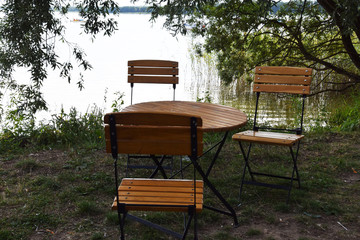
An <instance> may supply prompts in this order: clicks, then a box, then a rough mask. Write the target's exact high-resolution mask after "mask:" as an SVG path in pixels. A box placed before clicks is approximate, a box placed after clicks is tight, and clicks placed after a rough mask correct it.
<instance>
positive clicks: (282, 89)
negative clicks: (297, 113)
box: [253, 66, 312, 95]
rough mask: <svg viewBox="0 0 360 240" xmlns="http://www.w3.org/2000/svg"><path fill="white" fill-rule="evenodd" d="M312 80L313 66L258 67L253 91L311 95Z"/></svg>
mask: <svg viewBox="0 0 360 240" xmlns="http://www.w3.org/2000/svg"><path fill="white" fill-rule="evenodd" d="M311 80H312V69H311V68H300V67H269V66H262V67H256V68H255V78H254V88H253V91H254V92H273V93H290V94H305V95H309V94H310V84H311Z"/></svg>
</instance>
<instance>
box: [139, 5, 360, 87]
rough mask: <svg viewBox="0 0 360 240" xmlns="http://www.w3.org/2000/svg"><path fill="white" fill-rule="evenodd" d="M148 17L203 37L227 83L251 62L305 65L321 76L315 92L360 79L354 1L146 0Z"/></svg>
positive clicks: (359, 21)
mask: <svg viewBox="0 0 360 240" xmlns="http://www.w3.org/2000/svg"><path fill="white" fill-rule="evenodd" d="M146 2H147V3H150V4H152V7H151V10H152V18H153V19H156V18H157V17H158V16H160V15H164V16H166V18H167V20H166V22H165V26H166V27H167V28H168V29H170V30H172V31H173V33H174V34H177V33H182V34H186V33H188V31H187V29H186V26H185V23H189V24H191V25H194V26H195V27H194V28H193V29H192V34H194V35H200V36H203V37H204V38H205V40H206V41H205V43H204V44H202V45H201V47H202V50H203V51H206V52H212V51H215V52H216V53H217V56H218V69H219V71H220V75H221V78H222V79H223V80H224V81H225V82H227V83H229V82H231V81H234V80H237V79H240V77H241V76H242V75H244V73H248V72H250V71H252V69H253V68H254V66H256V65H291V66H306V67H312V68H314V69H316V70H317V71H316V74H317V75H318V76H319V78H320V79H321V82H320V83H318V86H317V89H316V90H317V91H316V92H321V91H333V90H344V89H347V88H350V87H353V86H354V85H356V84H358V83H360V55H359V51H360V43H359V40H360V2H359V1H358V0H345V1H338V0H317V1H311V0H290V1H287V2H281V1H278V0H226V1H215V0H212V1H205V0H197V1H190V0H180V1H168V2H167V4H164V3H163V2H164V1H162V0H147V1H146ZM203 25H205V28H204V27H202V26H203Z"/></svg>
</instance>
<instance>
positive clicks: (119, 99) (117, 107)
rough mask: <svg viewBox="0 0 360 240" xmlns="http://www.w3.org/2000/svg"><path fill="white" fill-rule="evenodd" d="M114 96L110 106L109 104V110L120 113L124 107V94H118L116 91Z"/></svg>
mask: <svg viewBox="0 0 360 240" xmlns="http://www.w3.org/2000/svg"><path fill="white" fill-rule="evenodd" d="M114 95H115V97H116V98H115V99H114V100H113V102H112V104H111V108H112V111H113V112H120V111H121V109H122V107H123V105H124V99H123V97H124V96H125V93H123V92H120V91H116V92H115V93H114Z"/></svg>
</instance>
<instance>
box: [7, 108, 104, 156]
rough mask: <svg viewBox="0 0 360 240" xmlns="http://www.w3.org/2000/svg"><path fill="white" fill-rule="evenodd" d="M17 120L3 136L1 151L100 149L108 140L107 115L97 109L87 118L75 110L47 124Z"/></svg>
mask: <svg viewBox="0 0 360 240" xmlns="http://www.w3.org/2000/svg"><path fill="white" fill-rule="evenodd" d="M23 120H24V119H23V118H18V119H14V122H13V124H11V125H10V124H9V125H7V126H6V127H5V128H4V129H3V130H2V132H1V133H0V151H2V152H11V151H16V150H20V149H23V148H25V147H26V148H44V147H46V148H49V147H53V146H55V145H56V146H72V145H83V146H85V145H86V146H88V147H94V148H98V147H100V146H102V143H103V137H104V128H103V112H102V110H101V109H99V108H97V107H94V108H92V109H91V110H90V111H89V112H86V113H85V114H81V113H79V112H78V111H77V110H76V109H75V108H71V109H70V111H69V113H66V112H65V111H64V110H63V109H62V110H61V112H60V113H59V114H54V115H52V118H51V119H50V120H48V121H47V122H44V121H43V122H40V123H39V124H35V120H34V119H32V120H28V121H23Z"/></svg>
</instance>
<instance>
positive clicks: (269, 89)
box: [253, 84, 310, 95]
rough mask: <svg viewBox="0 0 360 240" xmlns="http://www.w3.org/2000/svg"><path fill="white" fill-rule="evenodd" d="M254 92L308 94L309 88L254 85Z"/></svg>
mask: <svg viewBox="0 0 360 240" xmlns="http://www.w3.org/2000/svg"><path fill="white" fill-rule="evenodd" d="M253 91H254V92H271V93H291V94H305V95H308V94H310V87H309V86H297V85H270V84H269V85H268V84H254V88H253Z"/></svg>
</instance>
